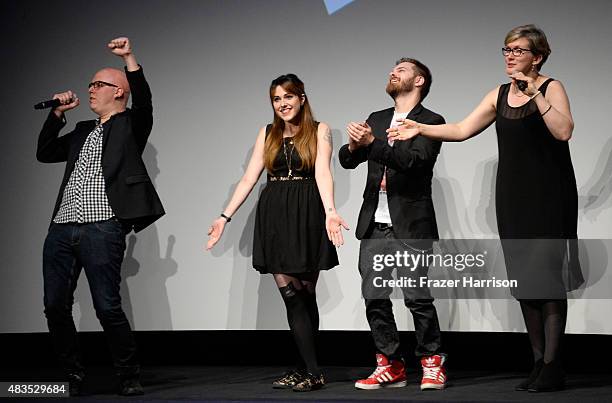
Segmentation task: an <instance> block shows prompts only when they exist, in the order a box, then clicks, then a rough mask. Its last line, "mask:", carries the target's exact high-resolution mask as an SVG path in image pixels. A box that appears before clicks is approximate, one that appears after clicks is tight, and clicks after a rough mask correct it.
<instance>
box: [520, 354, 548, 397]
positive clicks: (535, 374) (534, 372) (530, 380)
mask: <svg viewBox="0 0 612 403" xmlns="http://www.w3.org/2000/svg"><path fill="white" fill-rule="evenodd" d="M543 365H544V360H542V359H539V360H537V361H536V362H535V363H534V364H533V369H532V370H531V373H529V376H528V377H527V379H525V380H524V381H523V382H521V383H519V384H518V385H516V386H515V387H514V390H518V391H524V390H528V389H529V387H530V386H531V384H532V383H534V382H535V380H536V378H537V377H538V375H540V371H541V370H542V366H543Z"/></svg>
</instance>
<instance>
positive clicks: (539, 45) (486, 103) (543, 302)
mask: <svg viewBox="0 0 612 403" xmlns="http://www.w3.org/2000/svg"><path fill="white" fill-rule="evenodd" d="M504 44H505V45H504V47H503V48H502V53H503V56H504V60H505V64H506V66H505V67H506V74H507V75H508V77H509V78H510V79H511V81H510V82H509V83H507V84H503V85H500V86H498V87H497V88H495V89H493V90H492V91H491V92H489V93H488V94H487V95H486V96H485V97H484V99H483V100H482V102H481V103H480V105H478V106H477V107H476V109H474V111H473V112H472V113H470V114H469V115H468V116H467V117H466V118H465V119H464V120H463V121H461V122H459V123H455V124H447V125H438V126H429V125H424V124H420V123H416V122H413V121H404V122H403V124H402V125H401V126H400V127H398V128H397V129H389V137H390V138H393V139H396V140H406V139H409V138H412V137H414V136H416V135H418V134H420V135H424V136H427V137H431V138H434V139H439V140H445V141H463V140H466V139H468V138H470V137H472V136H475V135H477V134H479V133H481V132H482V131H483V130H484V129H486V128H487V127H488V126H489V125H491V124H492V123H493V122H496V124H495V127H496V130H497V139H498V150H499V165H498V171H497V185H496V198H495V199H496V212H497V224H498V230H499V236H500V238H501V240H502V247H503V250H504V257H505V261H506V268H507V271H508V277H509V278H511V279H517V280H518V284H519V285H518V289H517V290H514V291H513V295H514V296H515V297H516V298H517V299H518V300H519V302H520V305H521V311H522V313H523V317H524V319H525V325H526V328H527V333H528V334H529V340H530V342H531V347H532V350H533V356H534V362H535V365H534V368H533V370H532V372H531V374H530V375H529V377H528V378H527V379H526V380H525V381H523V382H521V383H520V384H519V385H517V386H516V389H517V390H529V391H532V392H541V391H548V390H556V389H561V388H563V386H564V375H563V371H562V368H561V363H560V342H561V338H562V335H563V333H564V332H565V321H566V316H567V295H566V291H567V290H569V289H572V287H575V286H576V285H577V284H576V283H574V284H569V283H568V282H567V281H564V279H566V278H567V277H566V276H564V273H563V271H564V270H565V268H567V267H568V266H572V265H574V267H579V266H577V265H575V264H574V262H571V263H568V260H569V258H570V256H571V258H572V259H575V257H574V256H573V254H571V253H569V250H568V246H569V245H570V244H572V243H571V242H570V241H571V240H575V239H576V237H577V228H576V227H577V221H578V202H577V200H578V196H577V190H576V179H575V177H574V170H573V167H572V162H571V159H570V153H569V147H568V141H569V139H570V138H571V136H572V131H573V129H574V122H573V119H572V114H571V112H570V106H569V100H568V97H567V94H566V92H565V89H564V88H563V85H562V84H561V83H560V82H559V81H557V80H553V79H552V78H549V77H546V76H544V75H543V74H541V73H540V70H541V68H542V65H543V64H544V62H546V60H547V58H548V55H549V54H550V47H549V45H548V41H547V39H546V36H545V34H544V32H542V31H541V30H540V29H539V28H537V27H535V26H534V25H524V26H519V27H516V28H514V29H512V30H511V31H510V32H509V33H508V34H507V35H506V39H505V41H504ZM570 274H571V273H570ZM576 276H577V277H576V278H578V280H577V281H578V282H579V281H580V280H579V278H580V274H579V273H576Z"/></svg>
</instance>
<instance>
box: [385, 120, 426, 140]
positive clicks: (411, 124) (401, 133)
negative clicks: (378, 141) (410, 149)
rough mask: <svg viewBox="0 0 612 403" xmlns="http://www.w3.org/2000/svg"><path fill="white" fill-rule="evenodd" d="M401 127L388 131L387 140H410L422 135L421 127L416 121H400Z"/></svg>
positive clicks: (391, 128)
mask: <svg viewBox="0 0 612 403" xmlns="http://www.w3.org/2000/svg"><path fill="white" fill-rule="evenodd" d="M397 121H398V122H399V125H398V126H396V127H390V128H388V129H387V139H389V140H390V141H398V140H410V139H411V138H413V137H416V136H418V135H419V134H420V129H419V125H418V123H417V122H415V121H414V120H410V119H398V120H397Z"/></svg>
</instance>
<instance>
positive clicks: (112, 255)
mask: <svg viewBox="0 0 612 403" xmlns="http://www.w3.org/2000/svg"><path fill="white" fill-rule="evenodd" d="M108 48H109V49H110V51H111V52H112V53H113V54H115V55H117V56H119V57H121V58H122V59H123V60H124V62H125V69H124V70H125V71H121V70H117V69H114V68H105V69H102V70H100V71H98V72H97V73H96V74H95V75H94V76H93V78H92V79H91V82H90V83H89V86H88V87H89V91H88V95H89V107H90V108H91V110H92V111H93V112H94V113H95V114H96V115H97V119H95V120H88V121H83V122H78V123H77V124H76V127H75V128H74V130H73V131H71V132H70V133H68V134H66V135H64V136H62V137H59V133H60V130H61V129H62V128H63V127H64V125H65V124H66V116H65V114H66V112H67V111H69V110H71V109H74V108H76V107H77V106H79V103H80V100H79V98H78V97H77V96H76V95H75V94H74V93H73V92H72V91H66V92H62V93H60V94H55V95H54V96H53V98H54V99H59V100H60V102H61V105H60V106H58V107H56V108H55V109H53V110H52V111H51V112H50V113H49V116H48V117H47V120H46V121H45V123H44V125H43V128H42V130H41V132H40V136H39V138H38V150H37V153H36V157H37V159H38V160H39V161H40V162H46V163H54V162H66V170H65V172H64V178H63V180H62V184H61V186H60V191H59V194H58V197H57V201H56V204H55V209H54V211H53V216H52V221H51V225H50V227H49V232H48V234H47V238H46V240H45V245H44V249H43V278H44V293H45V294H44V306H45V316H46V317H47V324H48V326H49V332H50V333H51V337H52V339H53V343H54V346H55V349H56V351H57V353H58V355H59V359H60V363H61V365H62V367H63V369H64V371H65V375H66V378H67V379H68V381H69V383H70V393H71V395H77V394H80V393H81V386H82V382H83V377H84V370H83V366H82V365H81V362H80V354H79V350H78V343H77V333H76V328H75V325H74V321H73V319H72V304H73V302H74V298H73V294H74V290H75V288H76V284H77V279H78V277H79V274H80V272H81V270H82V269H84V270H85V275H86V276H87V281H88V283H89V288H90V290H91V296H92V299H93V304H94V308H95V310H96V316H97V317H98V319H99V320H100V323H101V325H102V328H103V329H104V333H105V334H106V336H107V337H106V338H107V340H108V343H109V347H110V351H111V354H112V358H113V364H114V366H115V369H116V372H117V375H118V377H119V394H121V395H141V394H143V388H142V386H141V384H140V380H139V376H140V366H139V364H138V361H137V358H136V343H135V342H134V337H133V335H132V330H131V328H130V324H129V323H128V321H127V319H126V317H125V314H124V312H123V309H122V308H121V297H120V295H119V286H120V284H121V263H122V261H123V252H124V250H125V237H126V235H127V234H128V233H129V232H130V231H131V230H132V229H134V230H135V231H136V232H138V231H141V230H142V229H144V228H146V227H147V226H148V225H150V224H151V223H153V222H154V221H155V220H157V219H158V218H160V217H161V216H162V215H163V214H164V209H163V207H162V204H161V201H160V200H159V197H158V195H157V192H156V191H155V189H154V187H153V185H152V183H151V179H150V178H149V176H148V174H147V170H146V167H145V164H144V162H143V161H142V152H143V150H144V148H145V145H146V144H147V139H148V137H149V134H150V133H151V127H152V125H153V107H152V104H151V90H150V89H149V85H148V84H147V81H146V80H145V77H144V74H143V71H142V67H141V66H140V65H139V64H138V63H137V61H136V57H135V56H134V54H133V53H132V47H131V44H130V41H129V39H128V38H117V39H113V40H112V41H110V43H109V44H108ZM130 93H131V94H132V97H133V101H132V108H131V109H130V108H127V103H128V98H129V97H130Z"/></svg>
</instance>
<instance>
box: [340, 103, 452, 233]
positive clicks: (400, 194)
mask: <svg viewBox="0 0 612 403" xmlns="http://www.w3.org/2000/svg"><path fill="white" fill-rule="evenodd" d="M393 111H394V109H393V108H389V109H385V110H382V111H378V112H374V113H372V114H371V115H370V116H369V117H368V119H367V123H368V124H369V125H370V127H371V128H372V134H373V135H374V137H375V140H374V141H373V142H372V144H370V145H369V146H367V147H362V148H359V149H356V150H354V151H353V152H352V153H351V152H350V151H349V149H348V144H345V145H344V146H342V148H340V152H339V159H340V164H341V165H342V166H343V167H344V168H346V169H354V168H356V167H357V166H358V165H359V164H361V163H362V162H365V161H368V178H367V181H366V186H365V191H364V192H363V204H362V206H361V211H360V212H359V220H358V221H357V228H356V229H355V235H356V236H357V239H362V238H364V237H365V236H366V234H367V232H368V228H369V227H370V225H371V223H372V222H373V220H374V212H375V211H376V208H377V206H378V192H379V190H380V182H381V180H382V176H383V172H384V167H385V166H387V199H388V202H389V213H390V214H391V222H392V223H393V231H394V232H395V236H396V237H397V238H400V239H438V227H437V223H436V215H435V212H434V207H433V202H432V200H431V179H432V176H433V167H434V164H435V163H436V158H437V157H438V154H439V153H440V147H441V145H442V143H441V142H440V141H435V140H430V139H428V138H427V137H424V136H416V137H415V138H412V139H410V140H406V141H396V142H395V143H394V145H393V146H390V145H389V144H388V143H387V133H386V130H387V129H388V128H389V126H390V124H391V119H392V118H393ZM407 118H408V119H411V120H415V121H417V122H420V123H427V124H443V123H444V118H443V117H442V116H440V115H438V114H436V113H434V112H432V111H430V110H429V109H426V108H424V107H423V106H422V105H421V104H418V105H417V106H415V107H414V108H413V109H412V111H410V113H409V114H408V116H407Z"/></svg>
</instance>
